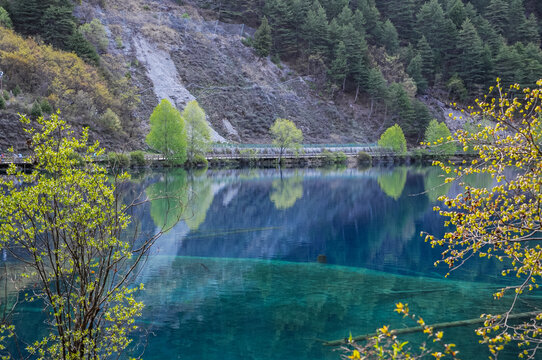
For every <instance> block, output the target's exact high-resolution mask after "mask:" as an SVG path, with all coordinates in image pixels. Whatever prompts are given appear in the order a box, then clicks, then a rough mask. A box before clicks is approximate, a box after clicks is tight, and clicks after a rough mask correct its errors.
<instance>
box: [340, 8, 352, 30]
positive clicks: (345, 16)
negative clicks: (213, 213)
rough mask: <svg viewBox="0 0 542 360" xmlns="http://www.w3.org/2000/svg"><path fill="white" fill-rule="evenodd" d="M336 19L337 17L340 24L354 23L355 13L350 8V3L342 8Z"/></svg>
mask: <svg viewBox="0 0 542 360" xmlns="http://www.w3.org/2000/svg"><path fill="white" fill-rule="evenodd" d="M336 19H337V23H338V24H339V26H345V25H347V24H353V23H354V13H353V12H352V10H350V8H349V7H348V5H346V6H345V7H344V8H343V9H342V11H341V12H340V13H339V15H337V17H336Z"/></svg>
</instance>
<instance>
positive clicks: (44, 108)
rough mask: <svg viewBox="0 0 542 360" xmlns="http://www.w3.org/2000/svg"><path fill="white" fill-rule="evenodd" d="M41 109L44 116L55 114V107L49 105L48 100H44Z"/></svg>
mask: <svg viewBox="0 0 542 360" xmlns="http://www.w3.org/2000/svg"><path fill="white" fill-rule="evenodd" d="M40 108H41V111H42V113H44V114H48V115H50V114H52V113H53V107H52V106H51V104H50V103H49V101H48V100H47V99H42V100H41V101H40Z"/></svg>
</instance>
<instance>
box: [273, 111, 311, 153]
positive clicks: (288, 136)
mask: <svg viewBox="0 0 542 360" xmlns="http://www.w3.org/2000/svg"><path fill="white" fill-rule="evenodd" d="M270 131H271V136H272V137H273V145H275V146H276V147H278V148H279V163H280V162H281V161H282V155H283V154H284V151H285V150H286V149H293V150H296V151H297V150H298V149H299V148H300V147H301V142H302V141H303V133H302V132H301V130H300V129H298V128H297V127H296V126H295V124H294V123H293V121H291V120H288V119H281V118H278V119H277V120H275V122H274V123H273V125H272V126H271V129H270Z"/></svg>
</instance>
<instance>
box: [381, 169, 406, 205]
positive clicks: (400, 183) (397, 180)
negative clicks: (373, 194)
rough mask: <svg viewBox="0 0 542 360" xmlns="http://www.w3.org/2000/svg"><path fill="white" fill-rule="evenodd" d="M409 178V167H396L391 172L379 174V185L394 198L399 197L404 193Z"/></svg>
mask: <svg viewBox="0 0 542 360" xmlns="http://www.w3.org/2000/svg"><path fill="white" fill-rule="evenodd" d="M406 180H407V169H406V168H405V167H395V168H393V170H392V171H391V172H382V173H381V174H380V175H378V185H380V188H381V189H382V191H383V192H384V193H385V194H386V195H388V196H389V197H391V198H392V199H395V200H397V199H399V198H400V197H401V194H402V193H403V189H404V188H405V184H406Z"/></svg>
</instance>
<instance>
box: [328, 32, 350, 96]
mask: <svg viewBox="0 0 542 360" xmlns="http://www.w3.org/2000/svg"><path fill="white" fill-rule="evenodd" d="M347 70H348V69H347V63H346V46H345V45H344V42H342V41H339V44H338V45H337V47H336V48H335V56H334V59H333V61H332V62H331V69H330V71H329V75H330V76H331V78H332V79H333V80H335V81H336V82H337V83H339V84H342V86H343V90H344V82H345V80H346V75H347Z"/></svg>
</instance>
